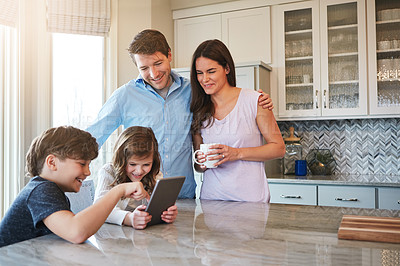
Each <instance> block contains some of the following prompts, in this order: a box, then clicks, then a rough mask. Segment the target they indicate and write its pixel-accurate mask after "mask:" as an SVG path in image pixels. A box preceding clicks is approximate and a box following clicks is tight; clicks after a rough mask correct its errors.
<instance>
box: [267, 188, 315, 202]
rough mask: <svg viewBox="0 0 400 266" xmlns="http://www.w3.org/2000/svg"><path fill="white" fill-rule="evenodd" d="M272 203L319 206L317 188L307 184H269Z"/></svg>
mask: <svg viewBox="0 0 400 266" xmlns="http://www.w3.org/2000/svg"><path fill="white" fill-rule="evenodd" d="M269 191H270V194H271V200H270V202H271V203H283V204H298V205H317V186H316V185H305V184H271V183H270V184H269Z"/></svg>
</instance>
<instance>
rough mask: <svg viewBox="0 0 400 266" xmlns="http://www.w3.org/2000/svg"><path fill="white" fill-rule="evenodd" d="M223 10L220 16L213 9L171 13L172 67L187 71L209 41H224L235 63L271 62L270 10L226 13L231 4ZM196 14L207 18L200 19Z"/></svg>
mask: <svg viewBox="0 0 400 266" xmlns="http://www.w3.org/2000/svg"><path fill="white" fill-rule="evenodd" d="M239 4H241V3H239ZM223 6H224V8H223V9H221V10H222V11H221V12H218V10H217V11H215V10H213V8H212V6H209V7H207V11H204V7H202V8H201V9H197V8H192V9H191V10H189V11H187V12H182V11H180V12H176V11H174V23H175V50H174V54H175V57H174V59H175V67H178V68H182V67H189V66H190V64H191V59H192V55H193V52H194V51H195V49H196V48H197V46H198V45H199V44H200V43H201V42H203V41H205V40H208V39H219V40H221V41H223V42H224V43H225V44H226V46H227V47H228V48H229V50H230V52H231V54H232V57H233V59H234V61H235V63H242V62H250V61H263V62H264V63H267V64H268V63H270V62H271V32H270V30H271V29H270V7H254V8H246V9H243V8H244V7H242V6H239V7H237V6H232V10H229V8H230V3H224V5H223ZM235 9H240V10H235ZM199 10H200V11H202V12H203V13H206V14H201V15H199V12H200V11H199ZM207 13H210V14H207Z"/></svg>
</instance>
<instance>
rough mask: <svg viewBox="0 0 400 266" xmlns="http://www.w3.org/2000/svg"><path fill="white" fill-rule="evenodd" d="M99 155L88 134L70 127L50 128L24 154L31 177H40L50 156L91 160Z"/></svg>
mask: <svg viewBox="0 0 400 266" xmlns="http://www.w3.org/2000/svg"><path fill="white" fill-rule="evenodd" d="M98 153H99V146H98V144H97V142H96V139H95V138H94V137H93V136H92V135H90V133H88V132H86V131H83V130H81V129H78V128H75V127H72V126H61V127H55V128H50V129H48V130H46V131H44V132H43V133H42V134H41V135H40V136H38V137H36V138H35V139H34V140H33V141H32V144H31V146H30V147H29V151H28V153H27V154H26V167H27V170H28V172H29V175H30V176H31V177H34V176H37V175H40V173H41V172H42V170H43V165H44V162H45V160H46V157H47V156H48V155H50V154H53V155H55V156H57V157H58V158H60V159H62V160H64V159H67V158H68V159H75V160H93V159H95V158H96V157H97V155H98Z"/></svg>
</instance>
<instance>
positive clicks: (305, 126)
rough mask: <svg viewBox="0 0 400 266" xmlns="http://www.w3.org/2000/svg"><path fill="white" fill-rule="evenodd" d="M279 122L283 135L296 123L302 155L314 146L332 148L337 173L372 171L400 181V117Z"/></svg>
mask: <svg viewBox="0 0 400 266" xmlns="http://www.w3.org/2000/svg"><path fill="white" fill-rule="evenodd" d="M278 125H279V128H280V130H281V132H282V134H283V137H287V136H288V135H289V127H290V126H293V127H294V129H295V135H296V136H297V137H300V139H301V140H300V142H301V144H302V146H303V153H302V154H303V158H305V156H306V155H307V154H308V152H309V151H310V150H311V149H329V150H330V151H331V153H332V154H333V157H334V158H335V160H336V169H335V171H334V173H335V174H345V175H356V176H361V175H373V176H375V177H376V178H377V181H379V182H382V181H383V182H385V181H386V182H400V119H398V118H390V119H354V120H353V119H352V120H347V119H346V120H315V121H293V122H288V121H280V122H278ZM368 179H369V180H368V181H369V182H370V181H371V180H370V178H368ZM382 179H384V180H382ZM385 179H386V180H385ZM359 181H362V180H359Z"/></svg>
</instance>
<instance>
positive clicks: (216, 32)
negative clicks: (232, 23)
mask: <svg viewBox="0 0 400 266" xmlns="http://www.w3.org/2000/svg"><path fill="white" fill-rule="evenodd" d="M209 39H221V15H220V14H217V15H209V16H200V17H194V18H185V19H178V20H175V53H174V54H175V67H190V64H191V61H192V55H193V53H194V51H195V50H196V48H197V46H199V44H200V43H202V42H203V41H205V40H209Z"/></svg>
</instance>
